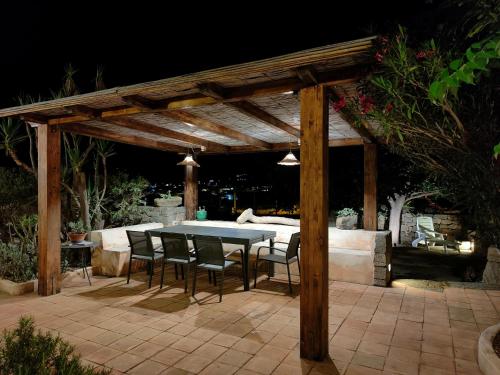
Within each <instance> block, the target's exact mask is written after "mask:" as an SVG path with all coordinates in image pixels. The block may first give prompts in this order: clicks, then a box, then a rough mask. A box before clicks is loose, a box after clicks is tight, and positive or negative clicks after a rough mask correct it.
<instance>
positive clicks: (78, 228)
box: [68, 220, 88, 233]
mask: <svg viewBox="0 0 500 375" xmlns="http://www.w3.org/2000/svg"><path fill="white" fill-rule="evenodd" d="M68 228H69V231H70V232H73V233H86V232H87V230H88V227H87V226H86V225H85V224H84V223H83V221H82V220H77V221H70V222H69V223H68Z"/></svg>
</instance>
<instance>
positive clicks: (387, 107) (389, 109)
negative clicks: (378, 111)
mask: <svg viewBox="0 0 500 375" xmlns="http://www.w3.org/2000/svg"><path fill="white" fill-rule="evenodd" d="M393 109H394V105H393V104H392V103H391V102H389V103H387V104H386V105H385V109H384V111H385V113H390V112H392V110H393Z"/></svg>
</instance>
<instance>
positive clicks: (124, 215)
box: [106, 172, 149, 226]
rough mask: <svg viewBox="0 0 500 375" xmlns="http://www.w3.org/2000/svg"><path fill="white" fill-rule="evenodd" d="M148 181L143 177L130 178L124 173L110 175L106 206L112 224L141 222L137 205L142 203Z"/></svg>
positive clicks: (121, 224) (120, 224)
mask: <svg viewBox="0 0 500 375" xmlns="http://www.w3.org/2000/svg"><path fill="white" fill-rule="evenodd" d="M148 185H149V182H148V181H147V180H146V179H145V178H143V177H136V178H130V177H129V176H128V175H127V174H126V173H123V172H121V173H118V174H116V175H114V176H112V177H111V179H110V182H109V186H110V193H109V196H108V199H109V202H110V205H109V206H108V207H106V209H107V210H108V212H109V219H110V222H111V224H112V225H113V226H123V225H133V224H138V223H140V222H141V214H140V209H139V206H142V205H144V203H145V201H144V190H145V189H146V188H147V187H148Z"/></svg>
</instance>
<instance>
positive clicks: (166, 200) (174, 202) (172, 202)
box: [154, 190, 182, 207]
mask: <svg viewBox="0 0 500 375" xmlns="http://www.w3.org/2000/svg"><path fill="white" fill-rule="evenodd" d="M154 202H155V206H156V207H177V206H180V205H181V204H182V197H179V196H176V195H172V194H170V190H169V191H168V192H167V194H160V198H156V199H155V200H154Z"/></svg>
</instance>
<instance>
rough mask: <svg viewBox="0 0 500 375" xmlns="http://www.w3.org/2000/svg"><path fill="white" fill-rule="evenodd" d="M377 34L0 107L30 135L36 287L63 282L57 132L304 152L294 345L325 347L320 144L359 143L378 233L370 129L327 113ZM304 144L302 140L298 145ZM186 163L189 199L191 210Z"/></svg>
mask: <svg viewBox="0 0 500 375" xmlns="http://www.w3.org/2000/svg"><path fill="white" fill-rule="evenodd" d="M373 39H374V38H365V39H359V40H355V41H350V42H345V43H339V44H334V45H329V46H325V47H321V48H315V49H310V50H306V51H301V52H297V53H292V54H289V55H285V56H280V57H276V58H271V59H266V60H261V61H256V62H251V63H245V64H240V65H235V66H229V67H224V68H219V69H213V70H208V71H203V72H198V73H193V74H188V75H183V76H179V77H174V78H168V79H164V80H159V81H153V82H147V83H142V84H137V85H132V86H126V87H118V88H113V89H107V90H102V91H98V92H93V93H89V94H83V95H76V96H72V97H67V98H61V99H56V100H51V101H45V102H39V103H34V104H29V105H24V106H19V107H13V108H7V109H2V110H0V117H18V118H21V119H23V120H25V121H27V122H29V123H31V124H32V125H33V126H36V127H37V129H38V130H37V131H38V217H39V272H38V293H39V294H40V295H44V296H46V295H51V294H55V293H58V292H59V291H60V289H61V272H60V250H61V247H60V245H61V244H60V231H61V198H60V192H61V167H60V162H61V131H63V132H71V133H76V134H81V135H85V136H90V137H95V138H101V139H107V140H111V141H116V142H122V143H128V144H131V145H136V146H143V147H148V148H154V149H159V150H164V151H170V152H176V153H185V152H186V151H187V150H189V149H193V150H196V152H203V153H207V154H227V155H228V157H230V155H231V154H232V153H244V152H263V151H278V150H287V149H288V147H290V145H291V147H292V148H296V149H298V148H300V159H301V165H300V212H301V271H302V272H301V291H300V312H301V317H300V324H301V338H300V351H301V356H302V357H304V358H309V359H315V360H321V359H323V358H324V357H325V356H326V355H327V353H328V147H340V146H352V145H359V146H363V147H364V155H365V161H364V177H365V180H364V228H365V229H367V230H376V223H377V213H376V207H377V202H376V153H377V151H376V144H375V138H374V137H373V135H372V133H373V132H371V129H370V126H369V125H368V124H364V125H363V126H361V127H357V126H355V125H354V123H353V122H352V121H351V118H350V117H349V116H348V115H346V114H343V113H336V112H335V111H333V110H332V109H331V107H332V106H331V105H329V100H330V99H331V98H336V97H339V96H351V95H355V93H356V84H357V83H358V82H359V80H360V79H361V78H362V77H363V76H364V75H365V72H366V70H367V68H368V67H369V64H370V56H369V52H370V49H371V47H372V42H373ZM299 145H300V146H299ZM197 201H198V191H197V180H196V170H194V169H193V168H192V167H186V183H185V206H186V212H187V218H188V219H193V218H194V214H195V211H196V207H197V206H198V202H197Z"/></svg>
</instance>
